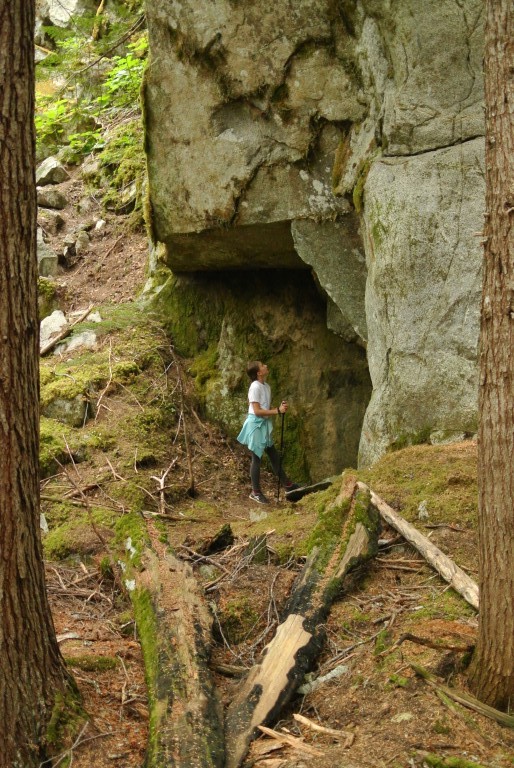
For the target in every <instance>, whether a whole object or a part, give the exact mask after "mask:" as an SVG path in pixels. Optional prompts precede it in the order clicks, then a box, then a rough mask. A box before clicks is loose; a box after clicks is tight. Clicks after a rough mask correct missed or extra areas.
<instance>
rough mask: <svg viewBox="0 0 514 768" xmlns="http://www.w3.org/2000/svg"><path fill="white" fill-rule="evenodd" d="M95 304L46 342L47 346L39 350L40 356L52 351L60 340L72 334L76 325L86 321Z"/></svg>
mask: <svg viewBox="0 0 514 768" xmlns="http://www.w3.org/2000/svg"><path fill="white" fill-rule="evenodd" d="M93 306H94V305H93V304H91V306H90V307H89V308H88V309H86V311H85V312H83V313H82V314H81V315H80V317H79V318H77V320H75V321H74V322H73V323H71V324H70V325H68V326H67V327H66V328H65V329H64V330H63V331H61V332H60V333H59V334H57V336H56V337H55V338H54V339H51V340H50V341H49V342H48V343H47V344H45V346H44V347H43V348H42V349H41V350H40V352H39V355H40V357H44V355H47V354H48V352H50V351H51V350H52V349H53V348H54V347H55V345H56V344H58V343H59V342H60V341H62V340H63V339H65V338H66V337H67V336H69V335H70V333H71V332H72V330H73V329H74V328H75V326H76V325H78V324H79V323H82V322H84V320H85V319H86V317H87V316H88V315H89V313H90V312H91V310H92V309H93Z"/></svg>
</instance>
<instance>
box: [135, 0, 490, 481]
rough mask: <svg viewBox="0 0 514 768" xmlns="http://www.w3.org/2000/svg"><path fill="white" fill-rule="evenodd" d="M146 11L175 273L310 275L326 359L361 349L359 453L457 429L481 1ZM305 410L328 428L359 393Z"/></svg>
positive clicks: (153, 117) (153, 133)
mask: <svg viewBox="0 0 514 768" xmlns="http://www.w3.org/2000/svg"><path fill="white" fill-rule="evenodd" d="M147 17H148V24H149V31H150V44H151V51H152V56H151V62H150V66H149V70H148V73H147V79H146V85H145V105H146V127H147V150H148V168H149V184H150V194H149V202H150V210H151V226H152V230H153V237H154V240H155V241H156V242H160V243H163V244H164V249H163V251H162V252H163V254H164V255H163V257H162V260H163V261H164V262H165V263H166V264H167V265H168V266H169V267H171V269H172V270H174V271H175V272H177V273H178V272H184V271H189V272H201V271H221V270H229V269H230V270H234V269H237V270H240V269H244V270H258V269H266V270H268V269H281V270H290V271H291V272H292V271H293V270H295V271H297V270H298V271H299V270H302V269H303V270H305V285H306V286H307V285H308V284H310V280H311V278H310V276H309V271H310V273H311V274H312V275H313V277H314V282H315V284H316V285H317V286H318V289H319V290H320V292H321V295H322V296H323V297H324V299H323V300H324V305H325V307H324V313H325V319H324V322H325V323H326V325H327V327H328V328H329V329H331V331H332V332H333V334H334V336H335V337H336V338H339V342H338V343H339V344H340V347H339V350H340V351H339V352H338V351H336V349H335V348H334V351H333V355H334V357H333V359H332V363H331V366H332V370H333V371H335V370H336V369H337V361H338V355H342V354H343V353H342V351H341V350H343V349H346V346H345V345H348V344H349V345H353V346H355V347H361V348H362V347H365V348H367V355H368V364H369V372H370V376H371V381H372V385H373V390H372V395H371V400H370V402H369V405H368V408H367V413H366V416H365V418H364V423H363V425H362V437H361V440H360V453H359V455H360V461H361V463H363V464H369V463H371V462H373V461H374V460H375V459H376V458H377V457H378V456H380V455H381V454H382V453H383V452H384V451H385V450H387V449H388V448H389V447H390V446H392V445H394V444H400V443H401V442H402V441H407V442H408V441H409V440H416V439H419V437H420V435H430V434H431V433H435V432H437V433H438V434H441V433H444V434H446V433H447V434H450V433H452V432H455V433H461V434H462V433H469V432H472V431H474V429H475V424H476V407H477V406H476V392H477V365H476V348H477V338H478V310H479V298H478V297H479V292H480V267H481V247H480V240H479V237H477V236H476V233H477V232H479V231H480V229H481V226H482V212H483V199H484V196H483V192H484V179H483V140H482V138H481V137H483V133H484V125H483V90H482V88H483V86H482V73H481V62H482V45H483V4H482V2H481V0H468V2H466V3H456V2H455V1H454V0H427V2H424V3H419V2H418V0H402V2H400V1H399V0H389V1H388V2H386V0H344V2H341V3H339V4H334V3H333V2H331V1H330V0H296V1H295V2H293V0H278V2H277V3H275V4H269V3H267V2H265V0H256V2H254V3H251V4H244V3H234V2H230V1H229V0H213V2H211V3H209V5H208V7H207V8H206V7H204V5H201V6H200V5H199V4H198V1H197V0H183V1H182V2H181V3H176V2H174V1H173V0H160V2H157V0H149V2H148V4H147ZM250 279H253V278H250ZM306 290H310V289H307V288H306ZM236 294H237V291H236ZM260 297H261V302H262V303H264V304H265V302H266V292H265V291H264V293H262V294H261V295H260ZM298 300H299V301H301V298H299V299H298ZM243 311H244V310H243ZM269 314H270V317H269V321H270V322H274V320H273V318H271V315H272V314H273V313H269ZM269 333H271V334H273V333H274V331H273V329H269ZM303 333H304V334H305V337H306V339H307V340H310V342H311V343H312V344H313V346H314V348H316V347H317V346H318V340H317V339H316V338H314V337H313V336H312V328H311V327H310V326H305V327H304V330H303ZM219 342H220V339H219V338H218V343H219ZM230 344H232V348H233V347H234V345H235V344H236V342H235V340H234V339H232V341H231V342H230V341H227V340H225V341H224V346H225V349H226V348H227V347H228V346H230ZM336 346H337V344H336ZM262 356H264V355H262ZM341 359H342V358H341ZM311 364H313V365H314V366H316V365H319V366H320V372H321V367H322V366H324V365H325V362H324V361H323V360H322V359H321V357H320V359H319V360H318V361H316V360H313V361H312V363H311ZM343 369H344V365H343V366H342V367H341V368H340V369H339V373H338V377H339V378H341V377H342V378H344V373H343ZM229 390H230V388H228V389H227V392H229ZM227 396H228V395H227ZM317 407H318V408H319V409H320V410H319V411H318V410H317V409H316V413H322V414H323V423H324V424H325V425H326V424H327V423H328V420H329V419H330V420H336V421H338V422H340V423H344V420H345V417H346V415H347V414H348V412H349V411H352V409H354V407H355V409H356V410H355V413H356V412H357V411H360V409H361V402H360V400H359V402H358V405H355V403H354V401H353V400H352V397H351V396H350V395H349V393H347V400H346V403H345V404H344V406H342V407H341V408H340V409H338V410H337V412H333V413H330V414H329V413H328V411H327V409H325V408H324V407H323V406H322V405H320V404H319V403H318V405H317ZM303 416H304V417H305V420H306V422H307V423H308V424H310V423H311V421H310V420H311V418H312V419H313V422H312V424H314V412H313V414H311V415H310V414H309V413H308V412H307V411H305V412H304V414H303ZM357 422H358V419H357V418H354V419H353V424H352V429H355V428H356V429H357V430H358V432H360V431H361V426H360V425H357V426H356V423H357ZM319 426H320V425H318V428H319ZM321 429H322V430H323V425H321ZM336 450H337V449H336ZM339 459H340V464H341V466H342V465H343V464H344V463H345V462H347V460H348V459H347V457H346V456H345V458H344V459H343V458H342V456H341V455H340V456H339ZM355 459H356V457H355Z"/></svg>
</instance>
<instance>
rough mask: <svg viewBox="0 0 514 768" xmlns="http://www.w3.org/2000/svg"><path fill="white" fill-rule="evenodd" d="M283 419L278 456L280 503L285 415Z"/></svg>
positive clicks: (278, 493)
mask: <svg viewBox="0 0 514 768" xmlns="http://www.w3.org/2000/svg"><path fill="white" fill-rule="evenodd" d="M280 415H281V417H282V423H281V426H280V451H279V454H278V485H277V501H280V473H281V471H282V453H283V451H284V416H285V413H281V414H280Z"/></svg>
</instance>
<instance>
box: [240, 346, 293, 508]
mask: <svg viewBox="0 0 514 768" xmlns="http://www.w3.org/2000/svg"><path fill="white" fill-rule="evenodd" d="M246 372H247V374H248V376H249V377H250V379H251V381H252V383H251V384H250V389H249V390H248V415H247V417H246V421H245V423H244V424H243V428H242V430H241V432H240V433H239V435H238V437H237V439H238V440H239V442H240V443H242V444H243V445H246V446H248V448H249V449H250V452H251V454H252V462H251V464H250V479H251V481H252V492H251V494H250V498H251V499H252V501H256V502H258V503H259V504H269V501H268V499H267V498H266V496H265V495H264V494H263V493H262V491H261V458H262V454H263V453H264V451H266V453H267V455H268V457H269V460H270V462H271V466H272V468H273V471H274V473H275V474H276V475H277V476H278V477H280V483H281V485H282V486H283V487H284V488H285V489H286V491H292V490H294V489H296V488H298V487H299V486H298V485H296V483H292V482H291V480H289V478H288V477H287V475H286V474H285V472H284V470H283V469H282V467H281V464H280V458H279V455H278V451H277V449H276V448H275V446H274V445H273V439H272V437H271V433H272V431H273V424H272V416H278V414H284V413H285V412H286V411H287V403H286V401H285V400H282V402H281V403H280V405H279V406H276V407H274V408H272V407H271V389H270V386H269V384H267V383H266V378H267V376H268V366H267V365H266V364H265V363H261V362H260V361H259V360H254V361H253V362H251V363H248V368H247V371H246Z"/></svg>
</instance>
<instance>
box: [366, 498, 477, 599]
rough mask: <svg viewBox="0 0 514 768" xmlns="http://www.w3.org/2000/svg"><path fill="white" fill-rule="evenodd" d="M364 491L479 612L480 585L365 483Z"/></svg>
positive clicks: (433, 566) (384, 515) (391, 522)
mask: <svg viewBox="0 0 514 768" xmlns="http://www.w3.org/2000/svg"><path fill="white" fill-rule="evenodd" d="M357 485H358V487H359V488H361V489H362V490H368V491H369V493H370V494H371V503H372V504H373V505H374V506H375V507H376V509H378V511H379V513H380V515H381V516H382V517H383V519H384V520H385V521H386V522H387V523H388V525H390V526H392V527H393V528H394V529H395V530H397V531H398V532H399V533H401V534H402V536H403V537H404V539H406V540H407V541H408V542H409V544H412V546H413V547H414V548H415V549H416V550H417V551H418V552H419V553H420V554H421V555H422V556H423V557H424V558H425V560H426V561H427V562H428V563H429V564H430V565H431V566H432V568H434V569H435V570H436V571H437V572H438V573H439V575H440V576H441V577H442V578H443V579H444V580H445V581H446V582H448V584H450V586H452V587H453V589H454V590H455V591H456V592H458V593H459V594H460V595H462V597H463V598H464V599H465V600H466V601H467V602H468V603H469V604H470V605H471V606H473V608H476V609H477V610H478V601H479V596H478V585H477V584H476V582H475V581H473V579H471V578H470V577H469V576H468V575H467V573H464V571H463V570H462V568H459V566H458V565H456V564H455V563H454V562H453V560H451V559H450V558H449V557H448V556H447V555H445V554H444V552H441V550H440V549H438V548H437V547H436V546H435V545H434V544H432V542H431V541H430V540H429V539H427V538H426V536H423V534H421V533H420V532H419V531H418V530H417V529H416V528H414V526H413V525H411V524H410V523H408V522H407V521H406V520H404V519H403V518H402V517H401V516H400V515H399V514H398V513H397V512H395V511H394V509H392V507H390V506H389V505H388V504H386V502H385V501H384V500H383V499H381V498H380V496H377V494H376V493H374V491H372V490H371V489H368V486H367V485H365V484H364V483H358V484H357Z"/></svg>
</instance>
